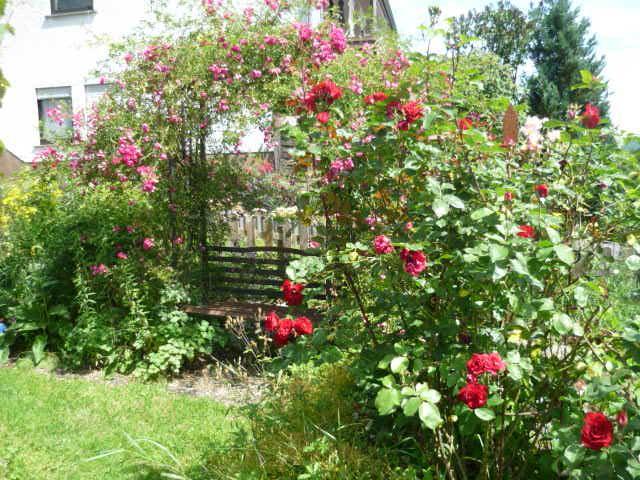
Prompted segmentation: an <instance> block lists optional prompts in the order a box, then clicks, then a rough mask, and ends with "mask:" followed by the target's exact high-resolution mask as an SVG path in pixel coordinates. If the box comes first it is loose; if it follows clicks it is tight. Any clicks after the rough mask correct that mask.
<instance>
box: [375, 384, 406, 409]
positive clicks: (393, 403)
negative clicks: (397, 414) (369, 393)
mask: <svg viewBox="0 0 640 480" xmlns="http://www.w3.org/2000/svg"><path fill="white" fill-rule="evenodd" d="M375 404H376V408H377V409H378V413H379V414H380V415H389V414H390V413H393V411H394V410H395V409H396V407H397V406H399V405H400V392H399V391H398V390H396V389H395V388H393V389H391V388H383V389H382V390H380V391H379V392H378V395H376V402H375Z"/></svg>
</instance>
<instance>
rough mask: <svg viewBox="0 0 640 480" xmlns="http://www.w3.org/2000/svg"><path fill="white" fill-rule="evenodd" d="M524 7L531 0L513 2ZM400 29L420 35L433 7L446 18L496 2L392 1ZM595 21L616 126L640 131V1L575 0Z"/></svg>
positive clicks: (636, 131) (410, 34) (412, 34)
mask: <svg viewBox="0 0 640 480" xmlns="http://www.w3.org/2000/svg"><path fill="white" fill-rule="evenodd" d="M511 1H512V3H513V4H514V5H516V6H517V7H519V8H522V9H523V10H526V9H528V7H529V3H530V0H511ZM389 3H390V4H391V9H392V10H393V15H394V17H395V20H396V24H397V27H398V32H399V33H400V35H401V36H403V37H405V38H410V37H412V36H415V35H416V33H417V32H418V30H417V27H418V26H419V25H421V24H424V23H426V21H427V18H428V14H427V8H428V7H429V6H430V5H438V6H439V7H440V8H441V9H442V12H443V17H444V18H446V17H451V16H455V15H460V14H462V13H466V12H467V11H468V10H470V9H476V10H481V9H482V8H484V6H485V5H488V4H493V3H495V2H494V1H490V0H389ZM573 5H574V6H575V7H579V8H580V10H581V13H582V15H583V16H585V17H587V18H589V20H590V21H591V30H592V33H594V34H595V35H596V38H597V40H598V53H599V54H601V55H604V56H605V57H606V61H607V65H606V67H605V70H604V73H603V75H602V76H603V77H604V79H605V80H608V82H609V91H610V98H609V100H610V102H611V113H610V114H611V118H612V121H613V123H614V124H615V125H617V126H618V127H620V128H622V129H624V130H628V131H631V132H634V133H640V0H573Z"/></svg>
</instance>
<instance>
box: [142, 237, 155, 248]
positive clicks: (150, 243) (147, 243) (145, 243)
mask: <svg viewBox="0 0 640 480" xmlns="http://www.w3.org/2000/svg"><path fill="white" fill-rule="evenodd" d="M155 244H156V243H155V241H154V240H153V238H145V239H144V240H142V249H143V250H151V249H152V248H153V247H154V246H155Z"/></svg>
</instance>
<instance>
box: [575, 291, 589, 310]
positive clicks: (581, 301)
mask: <svg viewBox="0 0 640 480" xmlns="http://www.w3.org/2000/svg"><path fill="white" fill-rule="evenodd" d="M573 298H575V299H576V302H577V304H578V306H579V307H583V308H584V307H586V306H587V303H588V301H589V292H587V289H586V288H584V287H576V289H575V290H574V291H573Z"/></svg>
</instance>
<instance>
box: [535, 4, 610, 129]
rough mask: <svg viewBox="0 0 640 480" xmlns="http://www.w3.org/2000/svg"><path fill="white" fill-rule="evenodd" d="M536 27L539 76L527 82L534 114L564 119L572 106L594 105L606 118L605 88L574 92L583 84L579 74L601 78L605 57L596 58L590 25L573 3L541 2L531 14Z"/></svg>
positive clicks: (536, 55)
mask: <svg viewBox="0 0 640 480" xmlns="http://www.w3.org/2000/svg"><path fill="white" fill-rule="evenodd" d="M531 17H532V20H533V21H534V22H535V24H536V29H535V31H534V34H533V42H532V45H531V59H532V60H533V63H534V64H535V67H536V74H535V75H533V76H532V77H531V78H530V79H529V81H528V88H529V103H530V106H531V112H532V113H533V114H536V115H538V116H541V117H549V118H565V117H566V112H567V109H568V107H569V105H570V104H578V105H584V104H585V103H587V102H591V103H593V104H594V105H597V106H598V107H599V108H600V111H601V112H602V114H603V115H606V113H607V111H608V109H609V102H608V100H607V96H608V93H607V91H606V84H605V85H604V88H602V89H600V90H597V91H594V90H590V89H578V90H572V89H571V87H572V86H573V85H576V84H578V83H580V79H581V77H580V70H588V71H589V72H591V73H592V74H593V75H594V76H596V77H599V76H600V74H601V73H602V70H603V68H604V65H605V60H604V57H598V56H597V55H596V52H595V49H596V45H597V42H596V39H595V37H594V36H592V35H590V34H589V29H590V26H591V25H590V22H589V20H587V19H586V18H581V17H580V10H579V9H578V8H573V7H572V5H571V0H541V1H540V4H539V6H538V7H537V8H534V9H532V11H531Z"/></svg>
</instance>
